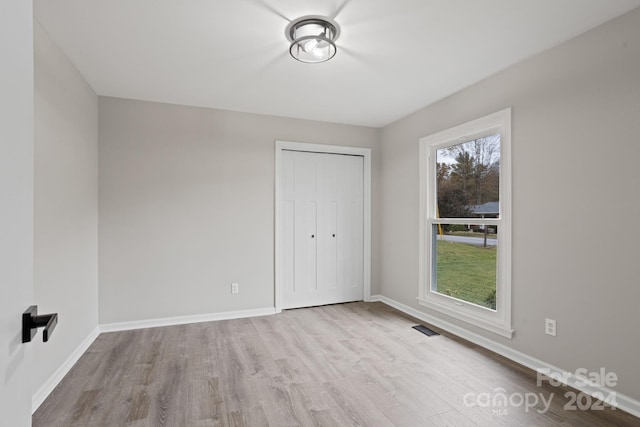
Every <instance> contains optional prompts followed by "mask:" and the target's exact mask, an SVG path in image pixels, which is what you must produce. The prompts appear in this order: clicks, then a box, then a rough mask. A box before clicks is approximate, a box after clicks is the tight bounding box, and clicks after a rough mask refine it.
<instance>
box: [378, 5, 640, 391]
mask: <svg viewBox="0 0 640 427" xmlns="http://www.w3.org/2000/svg"><path fill="white" fill-rule="evenodd" d="M638 28H640V10H635V11H633V12H631V13H629V14H627V15H624V16H623V17H621V18H619V19H616V20H614V21H612V22H610V23H608V24H605V25H604V26H601V27H599V28H597V29H595V30H593V31H590V32H588V33H586V34H584V35H582V36H580V37H578V38H576V39H574V40H571V41H569V42H567V43H565V44H563V45H561V46H559V47H557V48H555V49H552V50H550V51H547V52H545V53H543V54H541V55H538V56H536V57H534V58H532V59H530V60H528V61H525V62H523V63H521V64H518V65H516V66H514V67H511V68H509V69H507V70H506V71H504V72H501V73H499V74H497V75H495V76H493V77H491V78H489V79H487V80H485V81H483V82H481V83H479V84H476V85H474V86H472V87H470V88H467V89H465V90H463V91H461V92H460V93H457V94H455V95H453V96H451V97H449V98H447V99H445V100H443V101H441V102H439V103H437V104H435V105H433V106H430V107H428V108H425V109H423V110H421V111H418V112H416V113H415V114H413V115H411V116H409V117H407V118H405V119H403V120H400V121H398V122H396V123H394V124H392V125H390V126H388V127H386V128H384V129H383V130H382V136H381V141H382V155H381V159H382V163H381V172H382V178H381V185H382V202H381V206H382V231H381V245H380V247H381V254H380V259H381V261H382V268H381V287H380V293H381V294H382V295H385V296H387V297H389V298H392V299H394V300H397V301H399V302H401V303H403V304H406V305H409V306H411V307H414V308H416V309H421V310H425V309H422V308H421V307H420V306H419V305H418V304H417V302H416V297H417V295H418V286H419V284H418V221H419V219H418V139H419V138H420V137H423V136H427V135H430V134H432V133H435V132H438V131H441V130H444V129H447V128H449V127H452V126H455V125H457V124H460V123H464V122H466V121H469V120H472V119H475V118H478V117H481V116H483V115H486V114H488V113H492V112H494V111H498V110H501V109H503V108H506V107H509V106H511V107H513V134H512V138H513V146H512V150H513V163H512V166H513V319H514V321H513V327H514V328H515V330H516V333H515V337H514V338H513V340H511V341H510V340H507V339H503V338H501V337H499V336H497V335H493V334H491V333H485V332H483V331H481V330H478V329H476V328H475V327H473V326H469V325H462V326H464V327H466V328H467V329H469V330H471V331H473V332H476V333H479V334H481V335H485V336H487V337H489V338H491V339H493V340H495V341H498V342H500V343H502V344H505V345H507V346H510V347H512V348H514V349H516V350H519V351H521V352H524V353H525V354H528V355H531V356H534V357H537V358H539V359H541V360H543V361H545V362H548V363H551V364H554V365H556V366H558V367H560V368H563V369H566V370H569V371H571V372H573V371H575V369H577V368H582V367H584V368H587V369H589V370H590V371H595V370H597V369H599V368H600V367H605V368H606V369H607V370H609V371H613V372H616V373H617V374H618V375H619V377H620V383H619V385H618V387H616V390H618V391H619V392H622V393H625V394H627V395H629V396H631V397H634V398H636V399H640V369H638V360H639V359H640V340H638V330H637V327H638V306H639V305H638V301H640V286H638V272H639V270H638V242H640V228H638V227H637V224H636V223H637V220H638V218H640V198H639V197H638V194H639V193H638V185H639V184H640V167H639V166H638V164H639V163H638V162H639V159H640V141H639V136H638V135H640V120H639V118H640V32H638ZM430 314H433V315H437V313H430ZM440 317H442V318H443V319H445V320H449V321H452V320H451V319H449V318H446V316H442V315H440ZM545 317H550V318H553V319H556V320H557V322H558V336H557V337H556V338H553V337H550V336H547V335H545V334H544V329H543V328H544V319H545ZM452 322H453V323H456V322H454V321H452Z"/></svg>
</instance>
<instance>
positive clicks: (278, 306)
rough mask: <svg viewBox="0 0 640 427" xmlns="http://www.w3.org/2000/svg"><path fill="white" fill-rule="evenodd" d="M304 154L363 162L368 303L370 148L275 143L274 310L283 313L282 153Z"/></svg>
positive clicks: (365, 291)
mask: <svg viewBox="0 0 640 427" xmlns="http://www.w3.org/2000/svg"><path fill="white" fill-rule="evenodd" d="M283 151H305V152H311V153H327V154H350V155H355V156H362V157H363V159H364V180H363V182H364V189H363V190H364V194H363V196H364V204H363V206H364V212H363V215H364V218H363V220H364V221H363V223H364V234H363V237H364V242H363V243H364V245H363V248H364V254H363V257H362V259H363V275H362V277H363V295H362V299H363V300H364V301H370V300H371V148H360V147H347V146H342V145H324V144H307V143H303V142H290V141H276V181H275V185H276V189H275V304H274V305H275V310H276V313H280V312H281V311H282V286H283V285H282V271H281V268H280V261H281V260H282V256H283V246H284V245H283V242H282V236H281V234H282V230H281V227H280V223H281V222H280V220H281V215H282V213H281V212H280V179H281V175H282V152H283Z"/></svg>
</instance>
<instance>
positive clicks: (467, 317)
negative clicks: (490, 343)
mask: <svg viewBox="0 0 640 427" xmlns="http://www.w3.org/2000/svg"><path fill="white" fill-rule="evenodd" d="M417 299H418V304H420V305H421V306H423V307H427V308H430V309H432V310H435V311H437V312H439V313H442V314H446V315H447V316H450V317H453V318H454V319H457V320H460V321H463V322H465V323H469V324H471V325H473V326H476V327H478V328H481V329H484V330H485V331H489V332H492V333H494V334H497V335H500V336H502V337H505V338H508V339H512V338H513V333H514V332H515V330H513V329H511V327H510V325H505V324H504V323H502V322H500V321H499V319H496V321H493V320H491V319H486V318H483V317H480V316H476V315H474V314H473V313H469V312H465V311H462V310H460V309H459V308H455V307H452V306H448V305H446V304H442V303H440V302H438V301H432V300H428V299H425V298H417Z"/></svg>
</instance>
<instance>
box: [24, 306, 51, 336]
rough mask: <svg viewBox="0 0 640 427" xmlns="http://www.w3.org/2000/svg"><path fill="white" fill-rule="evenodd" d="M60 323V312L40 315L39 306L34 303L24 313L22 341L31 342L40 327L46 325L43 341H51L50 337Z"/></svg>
mask: <svg viewBox="0 0 640 427" xmlns="http://www.w3.org/2000/svg"><path fill="white" fill-rule="evenodd" d="M57 324H58V313H53V314H44V315H42V316H38V306H37V305H32V306H31V307H29V308H28V309H27V311H25V312H24V313H22V342H23V343H25V342H30V341H31V340H32V339H33V337H35V336H36V333H37V331H38V328H41V327H43V326H44V331H42V341H44V342H47V341H49V337H50V336H51V334H52V333H53V330H54V329H55V327H56V325H57Z"/></svg>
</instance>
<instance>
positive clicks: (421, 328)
mask: <svg viewBox="0 0 640 427" xmlns="http://www.w3.org/2000/svg"><path fill="white" fill-rule="evenodd" d="M412 328H413V329H415V330H416V331H418V332H422V333H423V334H425V335H426V336H428V337H431V336H434V335H440V334H439V333H437V332H436V331H432V330H431V329H429V328H427V327H426V326H422V325H416V326H412Z"/></svg>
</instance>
